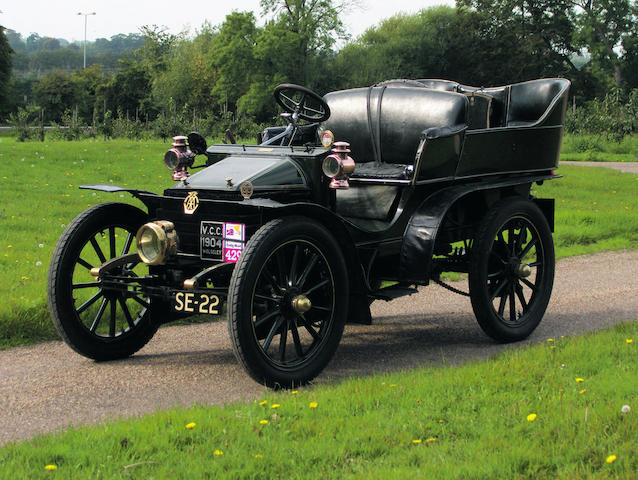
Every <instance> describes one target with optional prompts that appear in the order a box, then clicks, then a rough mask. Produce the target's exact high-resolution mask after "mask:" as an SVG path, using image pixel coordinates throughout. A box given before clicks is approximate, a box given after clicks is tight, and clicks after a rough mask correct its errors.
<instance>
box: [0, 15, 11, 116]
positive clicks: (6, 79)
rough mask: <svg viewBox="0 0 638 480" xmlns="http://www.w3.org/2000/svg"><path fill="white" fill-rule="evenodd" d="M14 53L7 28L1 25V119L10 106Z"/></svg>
mask: <svg viewBox="0 0 638 480" xmlns="http://www.w3.org/2000/svg"><path fill="white" fill-rule="evenodd" d="M12 55H13V50H12V48H11V46H10V45H9V41H8V40H7V36H6V35H5V28H4V27H3V26H2V25H0V119H1V118H2V117H3V116H4V115H5V114H6V113H7V112H8V111H9V107H10V105H9V104H10V89H9V87H10V85H11V68H12V61H11V57H12Z"/></svg>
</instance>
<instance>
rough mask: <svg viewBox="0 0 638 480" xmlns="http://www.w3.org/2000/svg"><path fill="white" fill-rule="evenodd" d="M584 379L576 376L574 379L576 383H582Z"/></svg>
mask: <svg viewBox="0 0 638 480" xmlns="http://www.w3.org/2000/svg"><path fill="white" fill-rule="evenodd" d="M584 381H585V380H583V379H582V378H580V377H578V378H577V379H576V383H583V382H584Z"/></svg>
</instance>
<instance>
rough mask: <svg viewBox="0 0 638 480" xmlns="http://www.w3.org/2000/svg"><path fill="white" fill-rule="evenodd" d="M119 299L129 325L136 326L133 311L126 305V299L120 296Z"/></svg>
mask: <svg viewBox="0 0 638 480" xmlns="http://www.w3.org/2000/svg"><path fill="white" fill-rule="evenodd" d="M118 301H119V302H120V307H122V312H124V317H125V318H126V321H127V323H128V325H129V327H131V328H134V327H135V322H133V317H131V312H130V311H129V309H128V307H127V306H126V300H124V299H123V298H121V297H120V298H119V299H118Z"/></svg>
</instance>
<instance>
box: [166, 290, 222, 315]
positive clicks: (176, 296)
mask: <svg viewBox="0 0 638 480" xmlns="http://www.w3.org/2000/svg"><path fill="white" fill-rule="evenodd" d="M222 304H223V299H222V298H220V297H219V296H218V295H212V294H210V293H202V292H172V294H171V306H172V308H173V311H175V312H180V313H192V314H196V313H201V314H204V315H219V314H220V313H221V310H222Z"/></svg>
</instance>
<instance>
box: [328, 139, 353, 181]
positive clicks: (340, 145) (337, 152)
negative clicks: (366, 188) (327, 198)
mask: <svg viewBox="0 0 638 480" xmlns="http://www.w3.org/2000/svg"><path fill="white" fill-rule="evenodd" d="M349 146H350V144H349V143H348V142H335V143H334V148H333V149H332V153H331V154H330V155H328V156H327V157H326V158H324V160H323V163H322V164H321V169H322V170H323V173H324V175H325V176H326V177H328V178H331V179H332V180H331V181H330V188H333V189H336V190H341V189H346V188H350V184H349V183H348V178H350V175H351V174H352V172H354V167H355V163H354V160H353V159H352V158H351V157H350V156H349V155H348V153H350V149H349V148H348V147H349Z"/></svg>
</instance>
